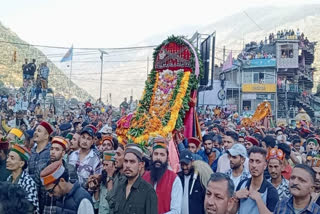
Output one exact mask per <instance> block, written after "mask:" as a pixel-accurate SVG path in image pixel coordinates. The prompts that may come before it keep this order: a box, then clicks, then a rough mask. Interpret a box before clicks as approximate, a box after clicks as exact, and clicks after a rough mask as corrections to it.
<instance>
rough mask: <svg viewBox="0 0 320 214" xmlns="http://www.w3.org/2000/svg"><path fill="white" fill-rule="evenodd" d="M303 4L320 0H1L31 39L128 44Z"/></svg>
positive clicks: (8, 21)
mask: <svg viewBox="0 0 320 214" xmlns="http://www.w3.org/2000/svg"><path fill="white" fill-rule="evenodd" d="M1 2H2V3H1ZM302 3H303V4H306V3H308V4H312V3H320V0H267V1H266V0H241V1H239V0H225V1H218V0H196V1H189V0H161V1H153V0H135V1H133V0H112V1H110V0H90V1H89V0H10V1H8V0H0V4H1V7H0V22H2V24H4V25H5V26H6V27H9V28H10V29H11V30H13V31H14V32H15V33H17V34H18V36H19V37H20V38H22V39H23V40H25V41H27V42H28V43H31V44H41V45H52V46H65V47H69V46H71V44H73V45H74V47H95V48H99V47H100V48H110V47H127V46H132V45H135V44H138V43H139V42H141V41H143V40H144V39H145V38H149V37H152V35H155V34H159V33H163V32H168V33H169V32H170V30H173V29H175V28H179V27H183V26H187V25H194V26H199V28H200V27H201V26H203V25H206V24H210V23H213V22H215V21H217V20H219V19H222V18H224V17H226V16H230V15H232V14H234V13H236V12H241V11H243V10H245V9H247V8H249V7H256V6H264V5H274V6H285V5H288V4H290V5H293V4H296V5H299V4H302ZM195 30H196V29H195Z"/></svg>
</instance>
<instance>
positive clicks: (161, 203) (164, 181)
mask: <svg viewBox="0 0 320 214" xmlns="http://www.w3.org/2000/svg"><path fill="white" fill-rule="evenodd" d="M176 177H177V175H176V174H175V173H174V172H173V171H171V170H169V169H168V170H167V171H166V172H165V173H164V174H163V176H162V178H161V179H160V182H158V183H157V189H156V193H157V197H158V214H163V213H166V212H169V211H170V203H171V192H172V186H173V183H174V180H175V179H176ZM142 178H143V179H144V180H145V181H147V182H148V183H150V184H151V178H150V172H149V171H148V172H146V173H145V174H144V175H143V177H142Z"/></svg>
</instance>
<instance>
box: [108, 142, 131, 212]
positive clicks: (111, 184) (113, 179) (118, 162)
mask: <svg viewBox="0 0 320 214" xmlns="http://www.w3.org/2000/svg"><path fill="white" fill-rule="evenodd" d="M114 160H115V164H114V167H112V165H111V164H110V165H109V166H108V167H106V169H105V171H106V172H107V179H106V186H107V190H108V192H107V196H106V199H107V201H108V203H109V205H110V213H111V214H112V213H114V211H115V210H114V209H112V208H111V207H114V206H115V205H114V204H115V203H116V202H115V201H114V199H115V195H116V194H117V192H116V189H117V187H118V186H119V185H120V183H122V182H124V181H125V179H126V178H125V176H124V175H123V161H124V146H123V145H122V144H119V145H118V148H117V150H116V152H115V155H114Z"/></svg>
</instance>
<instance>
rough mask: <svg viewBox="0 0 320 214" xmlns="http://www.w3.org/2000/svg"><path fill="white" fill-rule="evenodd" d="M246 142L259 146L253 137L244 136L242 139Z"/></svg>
mask: <svg viewBox="0 0 320 214" xmlns="http://www.w3.org/2000/svg"><path fill="white" fill-rule="evenodd" d="M244 139H245V140H246V141H249V142H251V143H252V144H253V145H255V146H259V141H258V140H257V139H256V138H255V137H251V136H246V137H245V138H244Z"/></svg>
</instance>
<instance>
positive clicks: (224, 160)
mask: <svg viewBox="0 0 320 214" xmlns="http://www.w3.org/2000/svg"><path fill="white" fill-rule="evenodd" d="M222 143H223V147H224V150H225V151H227V150H229V149H231V147H232V146H233V145H234V144H236V143H238V134H237V133H236V132H233V131H227V132H226V134H225V136H224V137H223V139H222ZM244 167H245V168H246V170H248V171H249V167H248V158H246V160H245V162H244ZM229 169H230V160H229V158H228V154H227V153H224V154H223V155H221V156H220V158H219V160H218V167H217V172H222V173H226V172H227V171H228V170H229Z"/></svg>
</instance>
